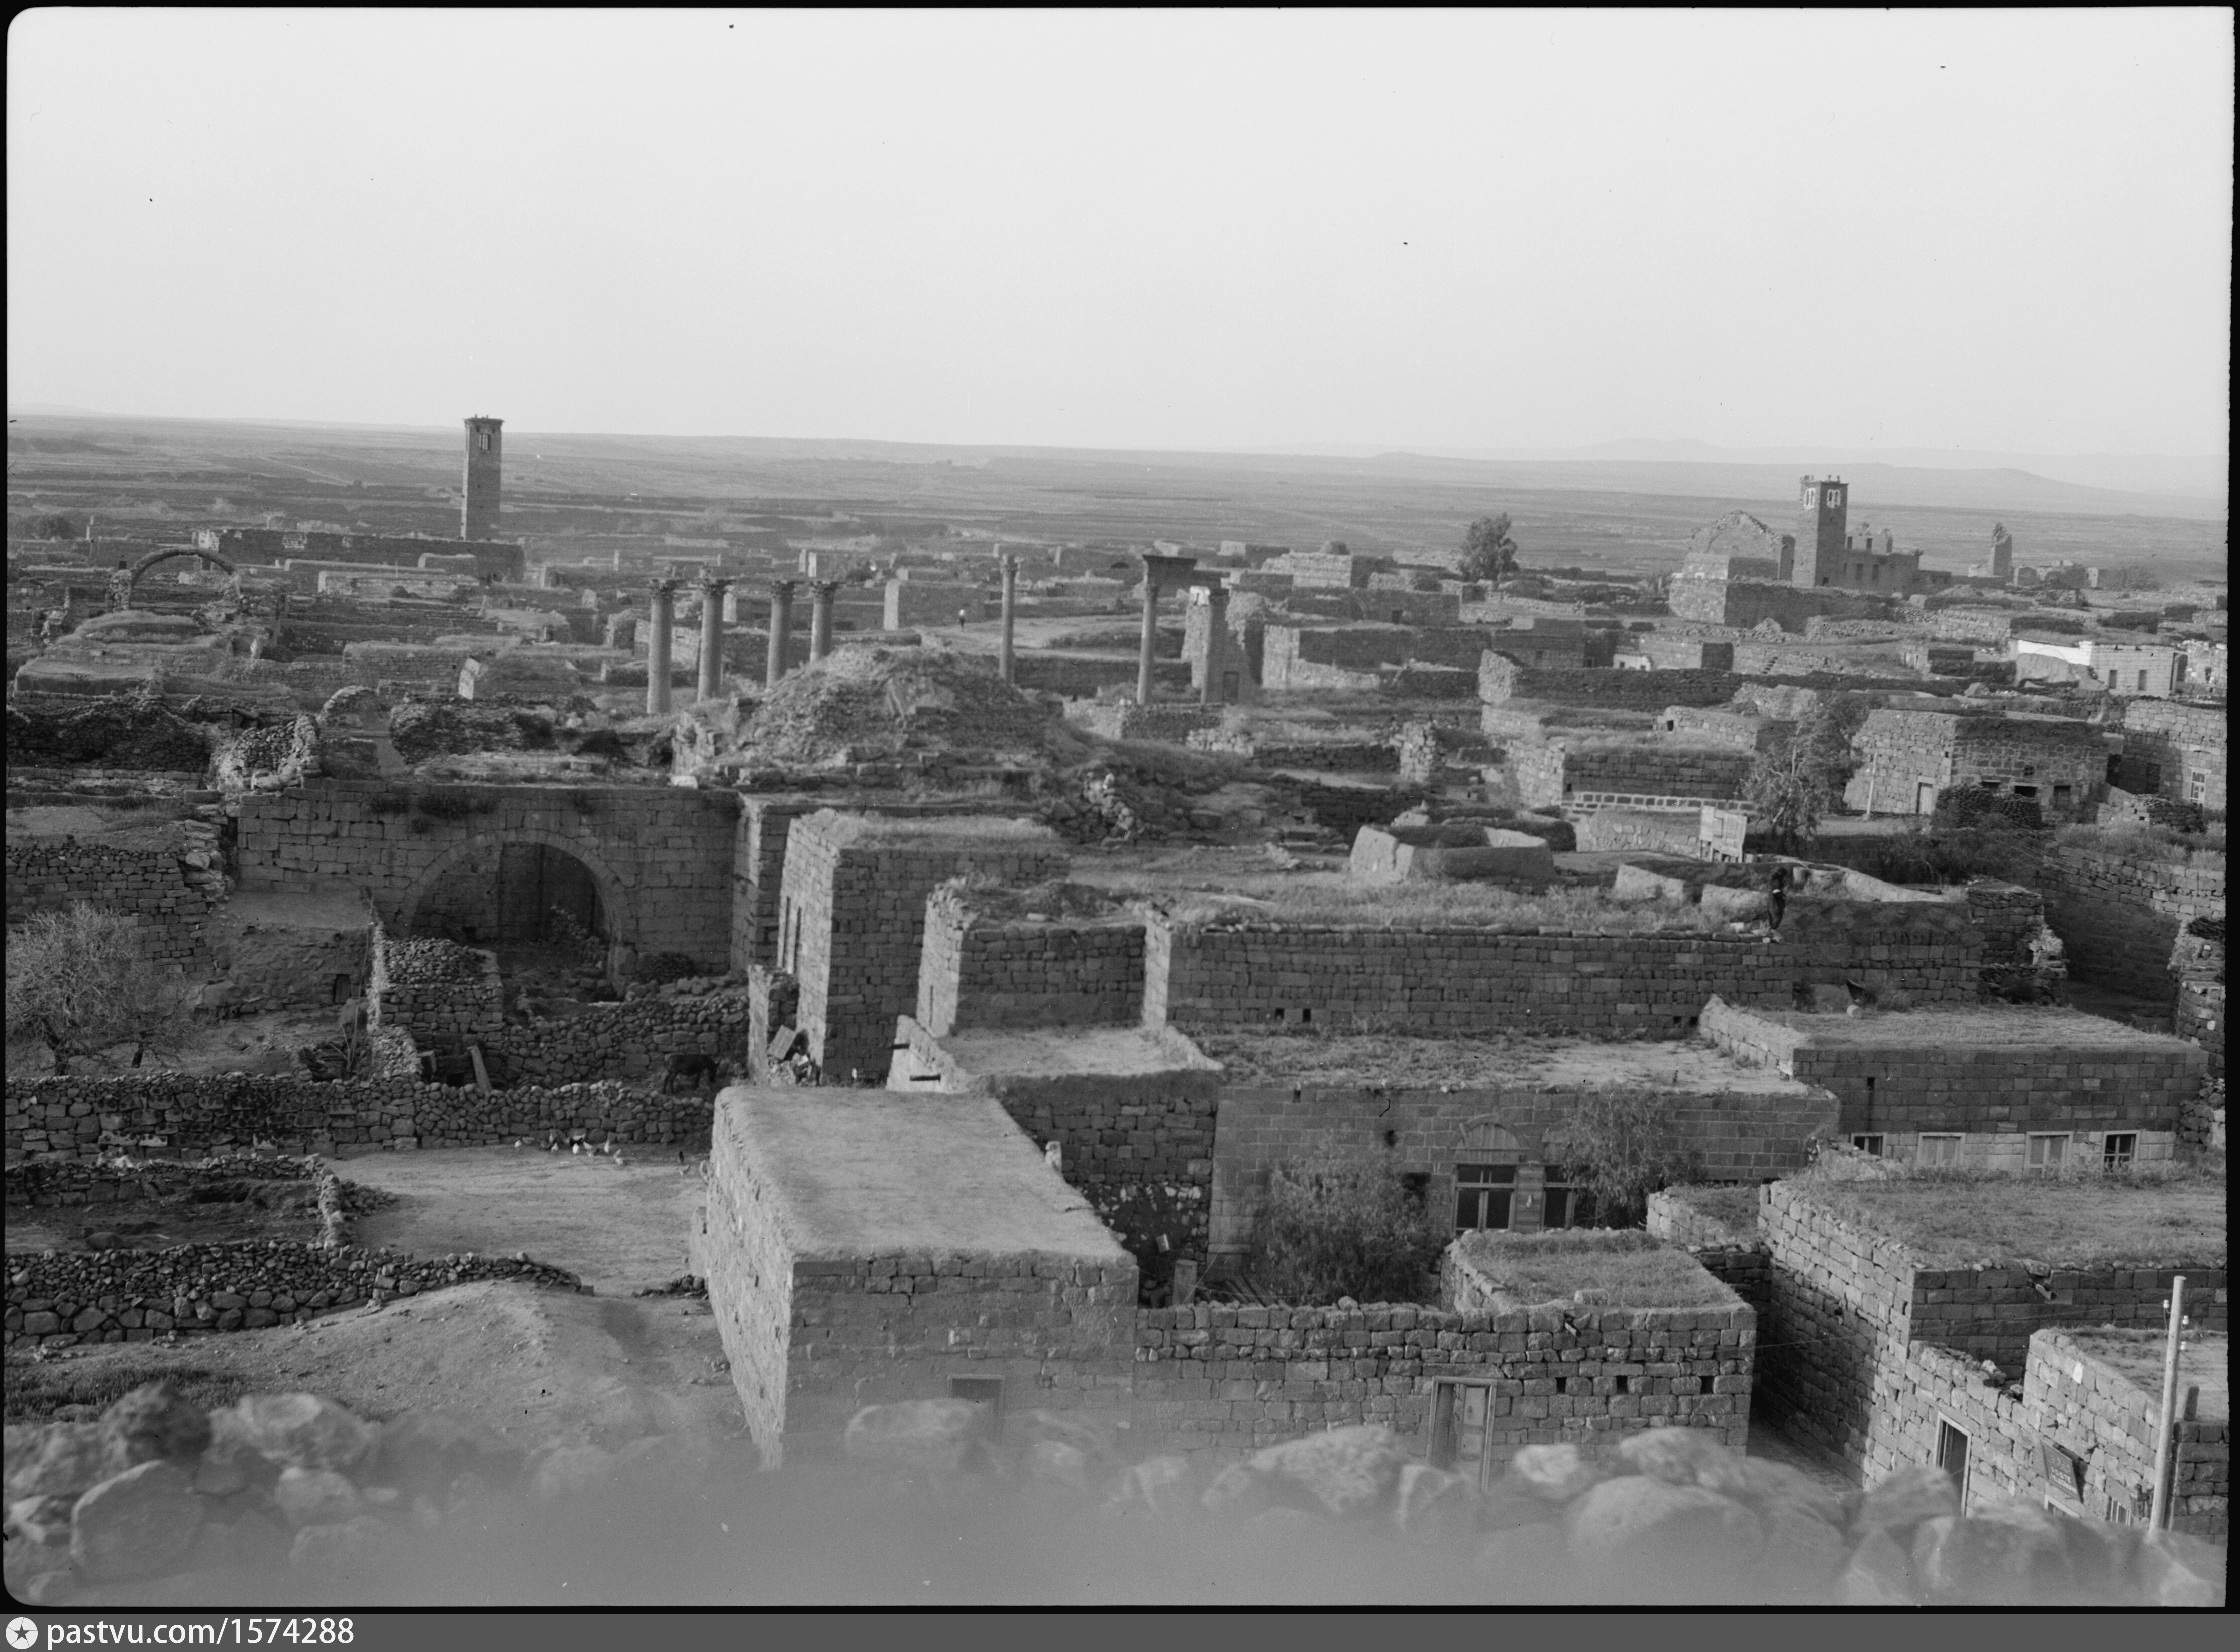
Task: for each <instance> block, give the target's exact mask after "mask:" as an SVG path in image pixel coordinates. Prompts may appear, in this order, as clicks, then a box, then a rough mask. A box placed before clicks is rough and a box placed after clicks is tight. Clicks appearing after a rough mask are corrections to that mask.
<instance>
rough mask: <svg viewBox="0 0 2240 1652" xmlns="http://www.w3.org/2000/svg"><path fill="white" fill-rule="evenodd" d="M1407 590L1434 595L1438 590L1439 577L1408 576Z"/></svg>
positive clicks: (1431, 575)
mask: <svg viewBox="0 0 2240 1652" xmlns="http://www.w3.org/2000/svg"><path fill="white" fill-rule="evenodd" d="M1408 589H1409V590H1411V591H1427V592H1432V593H1436V592H1437V590H1438V589H1439V576H1437V574H1410V575H1409V576H1408Z"/></svg>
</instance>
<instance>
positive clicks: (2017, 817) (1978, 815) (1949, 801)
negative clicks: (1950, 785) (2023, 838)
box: [1929, 787, 2045, 832]
mask: <svg viewBox="0 0 2240 1652" xmlns="http://www.w3.org/2000/svg"><path fill="white" fill-rule="evenodd" d="M1929 823H1930V829H1932V830H1937V831H1952V830H1957V829H1963V828H1968V827H1982V826H1994V825H2003V826H2007V827H2010V828H2011V829H2016V830H2019V831H2029V832H2034V831H2037V830H2039V829H2042V828H2043V826H2044V824H2045V818H2044V816H2043V815H2042V814H2040V812H2039V810H2038V806H2037V798H2035V797H2010V796H2006V795H2005V794H2004V793H2002V792H1995V791H1984V790H1982V789H1975V790H1969V789H1963V788H1958V787H1956V788H1954V789H1950V790H1949V791H1945V792H1943V793H1941V794H1940V795H1939V796H1938V797H1937V809H1936V812H1935V813H1933V814H1932V815H1930V817H1929Z"/></svg>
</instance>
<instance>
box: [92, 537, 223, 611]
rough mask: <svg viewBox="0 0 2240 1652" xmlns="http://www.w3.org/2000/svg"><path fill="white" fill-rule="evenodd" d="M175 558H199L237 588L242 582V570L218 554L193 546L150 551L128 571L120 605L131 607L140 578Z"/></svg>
mask: <svg viewBox="0 0 2240 1652" xmlns="http://www.w3.org/2000/svg"><path fill="white" fill-rule="evenodd" d="M174 556H194V557H198V558H200V559H201V560H202V561H203V562H206V563H209V564H210V566H211V567H213V568H216V569H219V570H223V572H224V573H225V574H226V575H227V576H230V578H231V579H232V580H233V581H234V583H235V584H236V585H237V586H238V585H239V583H240V582H241V570H239V569H238V568H236V567H235V566H234V565H233V564H232V563H230V562H228V561H226V559H225V558H224V557H223V556H219V555H218V554H217V552H215V551H210V550H197V548H196V547H194V546H192V545H173V546H170V547H169V548H168V549H166V550H151V551H150V552H149V553H148V554H147V555H146V556H143V557H142V558H141V559H140V560H139V561H138V562H137V563H133V564H132V566H131V567H130V569H129V570H126V572H125V575H124V578H123V587H124V590H123V601H122V603H121V604H120V605H121V606H123V607H125V608H130V607H131V606H132V601H133V597H134V596H135V595H136V594H137V590H138V588H139V584H140V576H141V575H143V574H144V573H146V572H147V571H148V570H150V568H153V567H154V566H155V565H156V564H157V563H160V562H169V561H170V559H171V558H172V557H174Z"/></svg>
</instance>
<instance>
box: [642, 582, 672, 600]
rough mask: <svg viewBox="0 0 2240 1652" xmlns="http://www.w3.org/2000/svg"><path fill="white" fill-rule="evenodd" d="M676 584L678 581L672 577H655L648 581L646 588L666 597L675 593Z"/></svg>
mask: <svg viewBox="0 0 2240 1652" xmlns="http://www.w3.org/2000/svg"><path fill="white" fill-rule="evenodd" d="M677 584H678V582H677V581H676V580H673V579H657V580H654V581H652V582H650V583H649V584H648V585H647V587H646V589H647V590H650V591H651V592H652V593H653V594H654V595H655V596H660V597H668V596H676V595H677Z"/></svg>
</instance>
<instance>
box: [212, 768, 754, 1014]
mask: <svg viewBox="0 0 2240 1652" xmlns="http://www.w3.org/2000/svg"><path fill="white" fill-rule="evenodd" d="M239 807H240V816H239V827H238V834H237V841H236V859H237V871H238V875H239V877H240V880H241V887H242V888H243V889H279V890H286V891H291V892H296V893H308V892H312V891H315V890H318V889H327V888H331V887H332V886H334V885H336V884H338V883H339V884H345V885H348V884H356V885H358V886H360V887H362V888H363V889H365V890H366V891H367V892H368V894H369V895H370V896H371V898H372V901H373V904H374V908H375V910H376V911H377V913H378V914H379V916H380V917H381V919H382V921H383V923H386V924H388V925H389V926H390V927H391V928H392V929H397V930H399V931H400V932H403V931H408V930H409V929H410V927H411V926H410V923H408V922H407V921H406V920H407V919H408V918H410V917H413V916H417V912H418V910H419V909H420V908H421V907H422V906H423V904H424V903H427V902H428V901H430V899H440V891H441V890H442V889H443V886H444V884H445V883H446V881H447V880H448V879H449V878H450V876H452V874H453V872H454V869H456V868H457V867H458V866H460V865H462V864H464V863H467V861H468V860H469V859H470V856H474V855H477V854H478V853H483V852H486V851H488V850H489V849H490V848H491V847H492V846H502V845H504V844H508V843H543V844H546V845H548V846H550V847H551V848H555V849H561V850H563V851H565V852H567V853H569V854H570V855H572V856H575V857H576V858H577V859H578V860H580V861H582V862H583V863H584V865H585V866H586V867H587V868H588V869H590V872H591V875H592V881H593V882H594V883H597V885H598V889H599V899H600V905H601V907H602V909H603V917H604V921H605V923H606V924H607V925H608V927H609V929H610V934H612V935H614V936H617V937H618V938H620V939H621V940H622V941H623V943H625V944H627V945H629V946H631V947H633V948H635V949H637V950H638V951H640V952H642V953H645V954H652V953H661V952H673V953H682V954H683V955H684V956H687V957H690V959H692V960H693V962H694V963H696V964H697V965H699V966H700V967H701V968H703V969H709V970H721V969H723V968H725V967H726V966H727V965H728V963H729V960H730V952H731V928H732V913H731V906H732V861H733V858H734V853H735V837H736V829H735V827H736V819H737V809H738V795H737V793H736V792H728V791H713V790H710V791H702V790H698V789H690V788H685V787H678V786H577V787H569V788H565V789H563V788H560V787H552V786H489V785H458V786H414V787H410V788H409V789H408V788H399V787H392V786H390V785H388V784H385V783H382V782H379V781H362V780H314V781H310V782H307V783H304V784H303V785H302V786H300V787H292V788H290V789H285V790H283V791H278V792H259V793H254V794H251V795H249V796H243V798H241V800H240V805H239Z"/></svg>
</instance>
